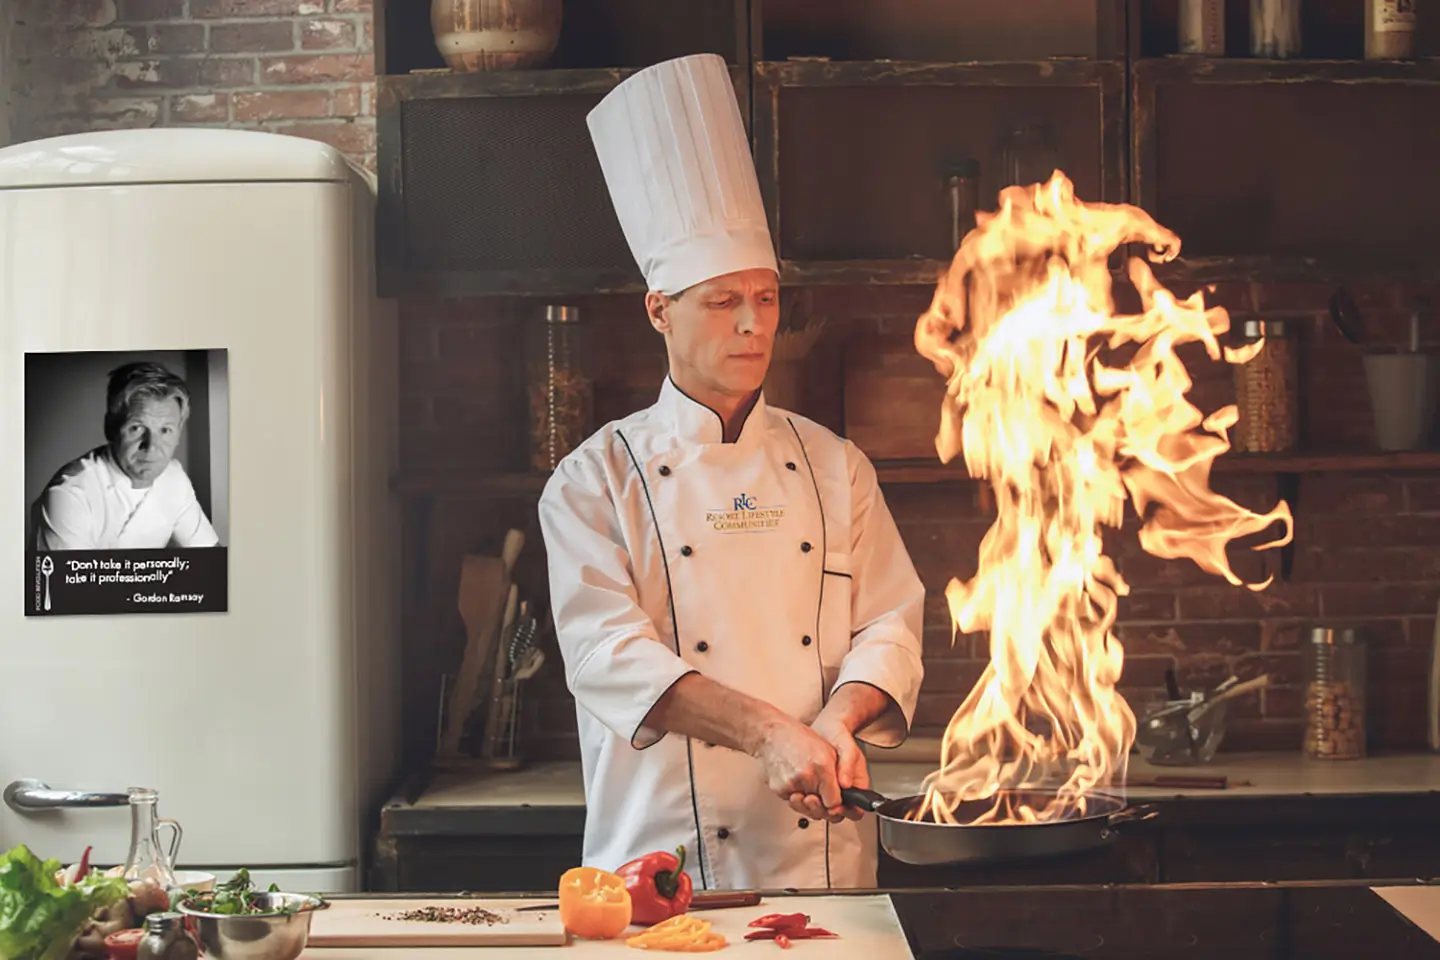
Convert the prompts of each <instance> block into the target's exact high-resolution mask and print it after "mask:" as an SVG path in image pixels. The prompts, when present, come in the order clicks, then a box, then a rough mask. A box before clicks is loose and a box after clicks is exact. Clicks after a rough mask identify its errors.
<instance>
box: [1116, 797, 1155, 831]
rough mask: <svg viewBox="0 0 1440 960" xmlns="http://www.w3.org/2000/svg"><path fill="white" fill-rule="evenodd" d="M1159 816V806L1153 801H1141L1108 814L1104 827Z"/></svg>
mask: <svg viewBox="0 0 1440 960" xmlns="http://www.w3.org/2000/svg"><path fill="white" fill-rule="evenodd" d="M1158 816H1160V808H1159V807H1157V806H1156V805H1155V804H1153V803H1142V804H1140V805H1139V806H1135V807H1126V808H1125V809H1124V810H1117V811H1116V812H1114V813H1112V814H1110V818H1109V820H1108V821H1107V822H1106V827H1107V828H1109V829H1114V828H1115V827H1119V826H1123V825H1125V824H1127V823H1139V822H1140V821H1142V820H1154V819H1155V818H1156V817H1158Z"/></svg>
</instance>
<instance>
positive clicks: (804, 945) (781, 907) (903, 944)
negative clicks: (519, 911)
mask: <svg viewBox="0 0 1440 960" xmlns="http://www.w3.org/2000/svg"><path fill="white" fill-rule="evenodd" d="M465 903H466V905H476V904H478V905H482V906H485V907H487V908H488V909H504V907H505V902H504V901H497V900H466V901H465ZM512 903H513V901H512ZM767 913H807V914H809V915H810V922H811V924H812V925H814V926H818V927H824V928H825V929H827V930H830V931H832V932H834V933H835V934H837V935H838V939H835V940H805V941H803V942H802V941H797V942H796V943H795V944H794V945H793V949H795V950H797V951H801V950H803V954H801V955H802V956H804V957H806V958H810V960H856V958H864V960H913V957H914V954H913V953H911V951H910V945H909V943H908V942H907V941H906V939H905V933H904V930H903V929H902V928H901V926H900V919H899V917H898V916H896V914H895V907H894V904H893V903H891V901H890V898H889V897H888V896H886V895H884V894H876V895H854V896H815V897H768V896H767V897H765V899H764V900H762V901H761V902H760V904H759V905H758V906H753V907H733V908H729V909H725V910H704V911H700V912H696V913H695V914H693V916H696V917H699V918H700V919H702V920H709V921H710V922H711V924H712V926H711V930H712V931H713V932H716V933H720V934H724V936H725V938H726V939H727V940H728V941H729V943H728V944H727V946H726V948H725V949H724V950H722V951H720V952H721V953H722V954H724V953H728V951H730V950H733V949H735V948H736V947H742V948H743V947H753V948H754V949H755V950H757V951H759V952H760V954H761V955H764V956H769V955H771V954H772V953H773V952H774V949H775V948H774V945H773V944H771V945H769V946H768V949H767V948H766V945H765V944H750V943H747V942H746V940H745V934H747V933H749V932H751V931H750V928H749V926H748V925H749V923H750V921H751V920H754V919H755V918H757V917H760V916H764V915H765V914H767ZM640 932H641V928H640V927H631V928H630V929H629V930H628V931H626V934H625V935H624V936H621V937H618V938H616V939H614V940H580V939H574V940H572V941H571V943H570V945H569V946H554V947H512V946H501V945H498V944H496V945H490V946H482V947H423V948H422V947H404V948H397V947H310V948H308V949H307V950H306V951H305V952H304V953H302V954H301V955H300V960H394V958H395V957H396V956H397V955H398V953H401V952H403V953H404V954H405V955H406V956H419V957H424V958H425V960H506V958H509V960H522V958H523V960H534V958H538V957H549V956H568V957H575V958H577V960H584V958H586V957H622V956H627V957H632V958H633V957H636V956H643V955H644V954H643V953H641V952H639V951H637V950H636V949H635V948H634V947H630V946H628V945H627V944H626V943H625V936H633V935H635V934H637V933H640ZM652 952H654V953H659V951H652ZM663 955H664V956H688V955H689V954H672V953H665V954H663ZM787 955H788V954H787Z"/></svg>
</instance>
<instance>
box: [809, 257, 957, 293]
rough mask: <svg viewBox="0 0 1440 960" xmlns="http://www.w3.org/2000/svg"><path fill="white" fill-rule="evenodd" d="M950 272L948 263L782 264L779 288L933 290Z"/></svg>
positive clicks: (816, 261) (896, 261) (936, 261)
mask: <svg viewBox="0 0 1440 960" xmlns="http://www.w3.org/2000/svg"><path fill="white" fill-rule="evenodd" d="M949 268H950V263H949V261H946V260H928V259H923V258H918V257H917V258H915V259H913V260H781V261H780V283H781V285H782V286H788V287H803V286H810V285H816V284H858V285H862V286H866V285H872V284H873V285H876V286H881V285H893V286H907V285H921V286H934V285H935V284H936V283H938V282H939V281H940V278H941V277H943V276H944V275H945V271H946V270H948V269H949Z"/></svg>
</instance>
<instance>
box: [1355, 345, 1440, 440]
mask: <svg viewBox="0 0 1440 960" xmlns="http://www.w3.org/2000/svg"><path fill="white" fill-rule="evenodd" d="M1365 382H1366V385H1367V386H1368V387H1369V391H1370V409H1371V412H1372V413H1373V415H1374V417H1375V443H1376V445H1377V446H1379V448H1380V449H1381V450H1420V449H1424V448H1426V447H1428V446H1429V445H1430V442H1431V439H1432V437H1433V435H1434V430H1435V406H1436V402H1437V388H1440V357H1437V356H1436V355H1434V354H1429V353H1372V354H1367V355H1366V356H1365Z"/></svg>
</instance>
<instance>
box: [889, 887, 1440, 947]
mask: <svg viewBox="0 0 1440 960" xmlns="http://www.w3.org/2000/svg"><path fill="white" fill-rule="evenodd" d="M1437 895H1440V894H1437ZM893 900H894V903H895V908H896V912H897V913H898V914H899V916H900V919H901V922H902V923H903V924H904V926H905V929H906V933H907V935H908V936H909V938H910V941H911V944H912V945H913V947H914V948H915V955H916V957H917V958H918V960H972V958H974V960H980V958H985V960H1077V958H1083V960H1140V958H1150V957H1154V958H1157V960H1200V958H1207V960H1208V958H1212V957H1214V958H1219V960H1290V958H1295V960H1300V958H1304V960H1332V958H1333V960H1371V958H1374V960H1381V958H1385V960H1390V958H1393V960H1440V943H1437V942H1436V940H1435V939H1433V938H1432V937H1430V936H1429V935H1428V934H1426V933H1425V932H1424V931H1423V930H1420V929H1419V928H1418V927H1416V926H1415V925H1414V924H1412V923H1411V922H1410V921H1409V920H1407V919H1405V917H1403V916H1402V915H1401V914H1399V913H1397V912H1396V911H1395V910H1394V909H1392V908H1391V907H1390V905H1389V904H1388V903H1386V902H1385V901H1384V900H1383V899H1381V898H1380V896H1379V895H1377V894H1376V893H1374V892H1373V891H1372V890H1370V888H1369V887H1368V886H1364V885H1359V884H1342V885H1323V884H1287V885H1269V884H1215V885H1209V884H1203V885H1202V884H1193V885H1154V886H1144V885H1140V886H1124V887H1107V886H1095V887H1030V888H1021V887H1009V888H993V887H992V888H974V889H965V890H946V891H910V892H896V893H894V894H893Z"/></svg>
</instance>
